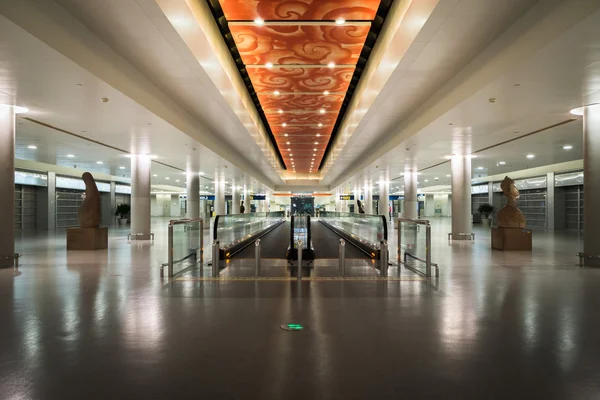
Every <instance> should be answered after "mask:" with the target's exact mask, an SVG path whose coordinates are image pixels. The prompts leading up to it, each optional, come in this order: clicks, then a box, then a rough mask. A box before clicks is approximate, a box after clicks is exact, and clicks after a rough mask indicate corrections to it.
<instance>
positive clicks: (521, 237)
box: [492, 228, 533, 251]
mask: <svg viewBox="0 0 600 400" xmlns="http://www.w3.org/2000/svg"><path fill="white" fill-rule="evenodd" d="M532 236H533V235H532V234H531V230H529V229H523V228H492V249H494V250H503V251H531V249H532Z"/></svg>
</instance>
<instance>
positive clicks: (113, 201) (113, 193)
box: [55, 178, 117, 225]
mask: <svg viewBox="0 0 600 400" xmlns="http://www.w3.org/2000/svg"><path fill="white" fill-rule="evenodd" d="M55 185H56V178H55ZM116 212H117V184H116V183H115V182H111V183H110V223H109V225H114V224H115V222H116V220H115V213H116Z"/></svg>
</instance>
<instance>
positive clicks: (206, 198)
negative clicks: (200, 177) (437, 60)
mask: <svg viewBox="0 0 600 400" xmlns="http://www.w3.org/2000/svg"><path fill="white" fill-rule="evenodd" d="M200 200H213V201H214V200H215V195H214V194H213V195H210V196H200Z"/></svg>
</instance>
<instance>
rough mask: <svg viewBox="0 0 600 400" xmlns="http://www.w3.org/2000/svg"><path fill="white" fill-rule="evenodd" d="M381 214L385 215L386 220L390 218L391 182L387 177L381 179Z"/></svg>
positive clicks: (379, 212)
mask: <svg viewBox="0 0 600 400" xmlns="http://www.w3.org/2000/svg"><path fill="white" fill-rule="evenodd" d="M377 214H379V215H383V216H385V220H386V221H388V222H389V220H390V182H389V180H388V179H387V177H385V178H384V177H381V179H379V210H378V213H377Z"/></svg>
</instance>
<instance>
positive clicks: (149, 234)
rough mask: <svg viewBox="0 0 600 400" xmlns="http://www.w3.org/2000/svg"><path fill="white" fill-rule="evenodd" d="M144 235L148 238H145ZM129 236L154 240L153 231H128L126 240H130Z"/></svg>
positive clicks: (134, 238)
mask: <svg viewBox="0 0 600 400" xmlns="http://www.w3.org/2000/svg"><path fill="white" fill-rule="evenodd" d="M146 236H147V237H148V238H146ZM140 237H141V239H136V238H140ZM131 238H133V240H154V233H128V234H127V241H129V242H130V241H131Z"/></svg>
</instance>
